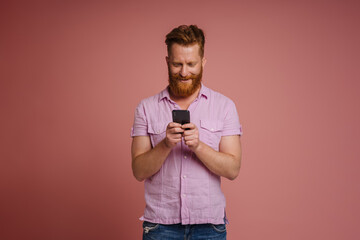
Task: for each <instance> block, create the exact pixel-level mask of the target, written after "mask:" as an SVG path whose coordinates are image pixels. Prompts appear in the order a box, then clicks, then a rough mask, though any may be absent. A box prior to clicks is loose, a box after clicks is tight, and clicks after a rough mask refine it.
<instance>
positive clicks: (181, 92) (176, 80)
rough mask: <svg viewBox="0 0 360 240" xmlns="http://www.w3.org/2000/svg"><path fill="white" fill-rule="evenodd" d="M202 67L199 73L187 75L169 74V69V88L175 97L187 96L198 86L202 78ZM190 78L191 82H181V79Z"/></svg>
mask: <svg viewBox="0 0 360 240" xmlns="http://www.w3.org/2000/svg"><path fill="white" fill-rule="evenodd" d="M202 71H203V69H202V67H201V71H200V73H199V74H196V75H195V74H191V75H190V76H187V77H181V76H180V75H179V74H171V73H170V70H169V88H170V91H171V93H172V94H173V95H174V96H176V97H189V96H191V95H192V94H194V93H195V92H196V90H198V89H199V88H200V85H201V78H202ZM188 79H191V80H192V81H191V84H189V83H183V82H181V80H188Z"/></svg>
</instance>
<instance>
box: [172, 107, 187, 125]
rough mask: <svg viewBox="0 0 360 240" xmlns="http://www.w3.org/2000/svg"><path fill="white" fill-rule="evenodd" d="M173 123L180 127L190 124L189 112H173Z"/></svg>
mask: <svg viewBox="0 0 360 240" xmlns="http://www.w3.org/2000/svg"><path fill="white" fill-rule="evenodd" d="M172 117H173V122H176V123H180V124H181V125H183V124H186V123H190V112H189V111H188V110H173V111H172Z"/></svg>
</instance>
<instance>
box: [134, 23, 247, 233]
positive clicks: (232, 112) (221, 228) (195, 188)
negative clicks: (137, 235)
mask: <svg viewBox="0 0 360 240" xmlns="http://www.w3.org/2000/svg"><path fill="white" fill-rule="evenodd" d="M165 42H166V44H167V50H168V56H167V57H166V62H167V66H168V71H169V85H168V87H167V88H166V89H165V90H163V91H162V92H160V93H159V94H157V95H155V96H152V97H150V98H147V99H144V100H142V101H141V103H140V104H139V105H138V107H137V108H136V111H135V120H134V125H133V128H132V133H131V135H132V137H133V142H132V149H131V152H132V170H133V174H134V176H135V178H136V179H137V180H139V181H143V180H145V200H146V208H145V213H144V216H142V217H141V218H140V219H141V220H143V221H144V223H143V228H144V232H143V239H182V240H183V239H210V238H211V239H226V227H225V223H227V220H226V216H225V197H224V195H223V193H222V191H221V188H220V177H226V178H228V179H230V180H233V179H235V178H236V177H237V176H238V174H239V170H240V163H241V144H240V135H241V134H242V131H241V125H240V123H239V118H238V114H237V111H236V107H235V105H234V103H233V102H232V101H231V100H230V99H229V98H227V97H225V96H223V95H221V94H220V93H217V92H215V91H213V90H211V89H209V88H207V87H205V86H204V85H203V84H202V83H201V80H202V72H203V68H204V66H205V63H206V59H205V58H204V44H205V38H204V33H203V31H202V30H201V29H199V28H198V27H197V26H196V25H190V26H186V25H182V26H179V27H177V28H174V29H173V30H172V31H171V32H170V33H169V34H167V36H166V41H165ZM174 109H183V110H184V109H187V110H189V111H190V115H191V116H190V118H191V123H188V124H184V125H181V124H179V123H174V122H172V110H174Z"/></svg>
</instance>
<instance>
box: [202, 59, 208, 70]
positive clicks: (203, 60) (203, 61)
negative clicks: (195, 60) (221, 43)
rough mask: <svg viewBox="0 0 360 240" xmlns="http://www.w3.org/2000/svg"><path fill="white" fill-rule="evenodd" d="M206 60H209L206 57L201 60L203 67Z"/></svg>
mask: <svg viewBox="0 0 360 240" xmlns="http://www.w3.org/2000/svg"><path fill="white" fill-rule="evenodd" d="M206 61H207V60H206V58H205V57H203V59H202V60H201V65H202V67H203V68H204V67H205V64H206Z"/></svg>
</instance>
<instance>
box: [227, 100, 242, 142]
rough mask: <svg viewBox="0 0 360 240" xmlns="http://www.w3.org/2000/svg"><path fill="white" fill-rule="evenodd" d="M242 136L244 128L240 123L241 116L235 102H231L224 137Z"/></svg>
mask: <svg viewBox="0 0 360 240" xmlns="http://www.w3.org/2000/svg"><path fill="white" fill-rule="evenodd" d="M231 135H242V126H241V124H240V121H239V115H238V113H237V110H236V106H235V104H234V102H233V101H231V100H229V102H228V103H227V107H226V112H225V119H224V127H223V129H222V136H231Z"/></svg>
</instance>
